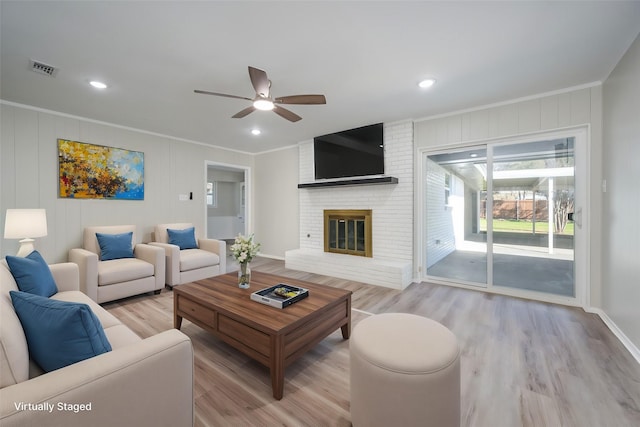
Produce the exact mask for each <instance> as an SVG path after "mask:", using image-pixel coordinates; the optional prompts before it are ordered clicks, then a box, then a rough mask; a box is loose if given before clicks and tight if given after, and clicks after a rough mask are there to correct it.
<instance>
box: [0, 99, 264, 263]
mask: <svg viewBox="0 0 640 427" xmlns="http://www.w3.org/2000/svg"><path fill="white" fill-rule="evenodd" d="M0 117H2V134H1V136H2V139H1V141H0V144H1V145H0V153H1V154H2V159H1V160H0V162H1V166H2V170H1V171H0V177H1V178H2V180H1V182H0V190H1V191H0V209H1V210H2V212H3V213H2V218H4V212H5V210H6V209H7V208H44V209H46V210H47V217H48V219H47V222H48V235H47V236H46V237H43V238H41V239H38V240H37V241H36V247H37V248H38V249H39V250H41V252H42V254H43V256H44V257H45V259H46V260H47V261H48V262H62V261H66V260H67V253H68V251H69V249H71V248H74V247H79V246H80V245H81V244H82V230H83V229H84V227H85V226H88V225H116V224H125V223H126V224H134V225H135V226H136V228H137V234H138V235H137V239H138V241H149V239H150V238H151V230H153V227H154V226H155V224H157V223H159V222H174V221H187V222H193V223H194V224H196V225H197V226H198V227H201V228H204V220H205V219H204V218H205V217H204V180H205V177H204V175H203V165H204V161H205V160H211V161H218V162H221V163H232V164H239V165H244V166H248V167H252V166H253V156H252V155H250V154H243V153H237V152H231V151H228V150H224V149H220V148H217V147H209V146H205V145H198V144H193V143H187V142H184V141H176V140H175V139H172V138H169V137H162V136H157V135H150V134H147V133H144V132H138V131H135V130H128V129H123V128H119V127H116V126H110V125H107V124H100V123H95V122H90V121H86V120H82V119H80V118H70V117H66V116H60V115H57V114H55V113H49V112H37V111H34V110H31V109H29V108H27V107H24V108H23V107H18V106H9V105H6V104H0ZM57 138H65V139H72V140H77V141H82V142H87V143H92V144H100V145H108V146H112V147H118V148H124V149H127V150H135V151H142V152H144V153H145V198H144V200H142V201H128V200H74V199H59V198H58V182H57V179H58V178H57V176H58V175H57V168H58V158H57V156H58V153H57V141H56V140H57ZM178 191H180V192H182V193H186V194H189V192H193V194H194V198H193V200H189V201H187V202H179V201H178ZM2 227H3V229H4V220H3V223H2ZM1 251H2V256H4V255H6V254H11V253H15V252H16V251H17V242H15V241H13V240H3V242H2V247H1Z"/></svg>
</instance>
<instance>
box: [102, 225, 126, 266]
mask: <svg viewBox="0 0 640 427" xmlns="http://www.w3.org/2000/svg"><path fill="white" fill-rule="evenodd" d="M96 237H97V238H98V244H99V245H100V261H109V260H110V259H120V258H133V247H132V246H131V239H132V238H133V231H130V232H128V233H120V234H105V233H96Z"/></svg>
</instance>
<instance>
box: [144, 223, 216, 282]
mask: <svg viewBox="0 0 640 427" xmlns="http://www.w3.org/2000/svg"><path fill="white" fill-rule="evenodd" d="M191 227H193V224H191V223H186V222H181V223H173V224H158V225H156V227H155V231H154V233H153V235H152V240H153V241H152V242H149V245H152V246H157V247H160V248H162V249H163V250H164V251H165V253H166V261H165V262H166V273H165V280H166V283H167V285H168V286H169V287H171V288H173V287H174V286H176V285H182V284H183V283H189V282H194V281H196V280H202V279H206V278H207V277H213V276H217V275H219V274H225V273H226V272H227V271H226V270H227V258H226V252H227V244H226V242H225V241H224V240H216V239H204V238H198V237H197V236H198V231H197V230H196V233H195V235H196V241H197V243H198V249H184V250H180V248H179V247H178V246H176V245H171V244H169V234H168V232H167V229H172V230H184V229H186V228H191Z"/></svg>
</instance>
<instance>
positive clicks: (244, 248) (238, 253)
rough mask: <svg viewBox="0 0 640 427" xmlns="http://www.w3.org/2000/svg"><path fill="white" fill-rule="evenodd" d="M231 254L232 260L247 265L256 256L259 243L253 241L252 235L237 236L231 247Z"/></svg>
mask: <svg viewBox="0 0 640 427" xmlns="http://www.w3.org/2000/svg"><path fill="white" fill-rule="evenodd" d="M230 249H231V253H232V254H233V258H234V259H235V260H236V261H238V262H239V263H241V264H242V263H245V262H246V263H249V262H251V260H252V259H253V257H255V256H256V255H258V249H260V243H255V242H254V241H253V234H252V235H250V236H249V237H246V236H243V235H242V234H238V236H237V237H236V240H235V242H234V243H233V245H231V248H230Z"/></svg>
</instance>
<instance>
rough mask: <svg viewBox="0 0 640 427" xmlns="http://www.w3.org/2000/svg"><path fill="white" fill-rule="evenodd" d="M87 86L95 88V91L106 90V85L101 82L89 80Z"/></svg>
mask: <svg viewBox="0 0 640 427" xmlns="http://www.w3.org/2000/svg"><path fill="white" fill-rule="evenodd" d="M89 84H90V85H91V86H93V87H95V88H96V89H106V88H107V85H106V84H105V83H102V82H100V81H97V80H91V81H90V82H89Z"/></svg>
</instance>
